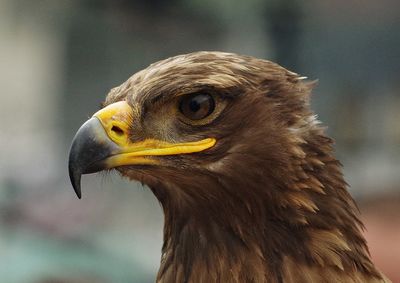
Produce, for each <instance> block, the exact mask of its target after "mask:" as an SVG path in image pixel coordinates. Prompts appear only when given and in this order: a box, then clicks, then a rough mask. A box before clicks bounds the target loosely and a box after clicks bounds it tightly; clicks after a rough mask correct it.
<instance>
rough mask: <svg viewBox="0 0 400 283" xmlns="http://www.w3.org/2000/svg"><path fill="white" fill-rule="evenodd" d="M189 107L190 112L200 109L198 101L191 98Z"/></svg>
mask: <svg viewBox="0 0 400 283" xmlns="http://www.w3.org/2000/svg"><path fill="white" fill-rule="evenodd" d="M189 107H190V110H191V111H192V112H197V111H199V110H200V107H201V106H200V103H198V102H197V101H196V100H194V99H193V100H191V101H190V105H189Z"/></svg>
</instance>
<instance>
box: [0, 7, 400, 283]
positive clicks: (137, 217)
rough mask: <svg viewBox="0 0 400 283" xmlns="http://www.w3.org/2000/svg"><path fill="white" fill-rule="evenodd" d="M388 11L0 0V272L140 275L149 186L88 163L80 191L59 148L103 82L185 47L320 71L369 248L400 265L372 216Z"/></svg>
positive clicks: (63, 276)
mask: <svg viewBox="0 0 400 283" xmlns="http://www.w3.org/2000/svg"><path fill="white" fill-rule="evenodd" d="M399 15H400V2H399V1H398V0H382V1H373V0H364V1H355V0H346V1H344V0H336V1H317V0H312V1H300V0H299V1H294V0H281V1H262V0H248V1H243V0H235V1H229V0H221V1H214V0H187V1H184V0H173V1H162V0H147V1H138V0H137V1H128V0H126V1H123V0H118V1H105V0H104V1H103V0H97V1H95V0H82V1H78V0H74V1H64V0H61V1H50V0H47V1H45V0H34V1H28V0H26V1H24V0H0V94H1V102H0V129H1V131H0V282H2V283H31V282H33V283H38V282H48V283H49V282H101V283H103V282H104V283H106V282H112V283H114V282H115V283H119V282H121V283H124V282H144V283H145V282H153V281H154V278H155V274H156V272H157V268H158V264H159V259H160V249H161V244H162V225H163V223H162V222H163V217H162V211H161V209H160V207H159V204H158V203H157V201H156V199H155V198H154V197H153V196H152V195H151V193H150V191H149V190H148V189H146V188H145V187H142V186H141V185H138V184H136V183H132V182H128V181H124V180H121V179H120V178H119V177H118V176H117V175H112V174H111V175H104V174H103V175H102V174H97V175H94V176H85V177H84V179H83V199H82V200H78V199H77V198H76V196H75V194H74V192H73V190H72V188H71V186H70V184H69V179H68V172H67V156H68V150H69V145H70V141H71V139H72V137H73V135H74V133H75V131H76V130H77V129H78V128H79V126H80V125H81V123H83V122H84V121H85V120H86V119H87V118H88V117H89V116H91V114H92V113H93V112H94V111H96V110H97V109H98V108H99V105H100V102H101V101H102V100H103V99H104V97H105V95H106V94H107V92H108V90H109V89H111V88H112V87H114V86H117V85H119V84H121V83H122V82H123V81H125V80H126V79H127V78H128V77H129V76H130V75H132V74H133V73H134V72H136V71H138V70H140V69H142V68H144V67H146V66H147V65H149V64H150V63H152V62H154V61H156V60H160V59H163V58H166V57H169V56H172V55H177V54H181V53H187V52H192V51H198V50H222V51H229V52H236V53H240V54H247V55H253V56H256V57H260V58H266V59H270V60H273V61H277V62H278V63H280V64H281V65H283V66H285V67H287V68H289V69H291V70H293V71H295V72H297V73H300V74H302V75H304V76H307V77H309V78H310V79H319V84H318V86H317V88H316V89H315V91H314V94H313V97H312V99H313V108H314V109H315V110H316V112H317V113H318V115H319V118H320V120H322V121H323V122H324V123H325V125H327V126H328V133H329V134H330V135H331V136H333V137H334V138H335V140H336V150H337V156H338V157H339V158H340V159H341V161H342V163H343V164H344V166H345V167H344V172H345V175H346V179H347V181H348V182H349V183H350V184H351V193H352V194H353V196H354V197H355V198H356V199H357V200H358V201H359V203H360V205H361V210H362V212H363V215H365V216H364V217H365V221H366V224H367V230H368V231H372V232H374V231H375V232H374V233H375V234H373V235H372V236H370V238H369V239H370V242H371V246H373V248H372V252H373V256H374V258H375V256H376V260H377V261H378V263H379V265H380V267H381V268H382V269H383V270H385V272H387V273H388V274H389V276H391V277H392V278H395V276H400V275H399V271H398V269H397V268H395V270H394V269H393V266H394V265H398V264H399V261H397V263H396V259H395V257H396V253H397V255H398V254H399V250H400V249H399V242H400V241H399V240H400V239H399V238H398V237H399V235H400V233H399V232H398V231H399V230H400V229H397V230H396V231H397V232H396V231H394V232H393V231H392V230H386V229H389V228H390V229H395V228H396V227H399V225H400V220H399V219H400V212H399V207H400V205H398V204H399V203H400V202H398V196H399V193H400V185H399V184H400V48H399V46H400V16H399ZM367 217H372V220H369V218H368V219H367ZM396 221H397V222H396ZM385 223H386V224H387V225H386V226H385ZM374 225H375V226H377V228H374V227H375V226H374ZM396 225H397V226H396ZM388 227H389V228H388ZM396 233H397V234H396ZM381 244H383V245H384V247H383V248H380V245H381ZM382 249H383V250H382ZM387 257H389V258H387ZM390 266H392V269H393V270H394V271H391V269H390V268H391V267H390ZM399 280H400V279H399Z"/></svg>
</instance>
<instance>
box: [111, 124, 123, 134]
mask: <svg viewBox="0 0 400 283" xmlns="http://www.w3.org/2000/svg"><path fill="white" fill-rule="evenodd" d="M111 131H112V132H114V133H115V134H117V135H118V136H122V135H123V134H124V131H123V130H122V129H121V128H120V127H118V126H112V128H111Z"/></svg>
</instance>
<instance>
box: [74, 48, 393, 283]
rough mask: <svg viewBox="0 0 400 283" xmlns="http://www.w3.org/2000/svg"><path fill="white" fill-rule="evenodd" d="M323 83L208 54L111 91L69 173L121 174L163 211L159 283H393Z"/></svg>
mask: <svg viewBox="0 0 400 283" xmlns="http://www.w3.org/2000/svg"><path fill="white" fill-rule="evenodd" d="M312 86H313V83H311V82H306V81H304V78H302V77H299V76H298V75H297V74H295V73H293V72H290V71H288V70H286V69H284V68H283V67H281V66H279V65H277V64H275V63H272V62H269V61H266V60H261V59H256V58H253V57H247V56H239V55H236V54H230V53H222V52H196V53H191V54H186V55H180V56H176V57H172V58H169V59H166V60H163V61H160V62H157V63H154V64H152V65H150V66H149V67H148V68H147V69H144V70H142V71H140V72H138V73H136V74H134V75H133V76H132V77H131V78H129V79H128V80H127V81H126V82H125V83H123V84H122V85H121V86H119V87H116V88H114V89H112V90H111V91H110V93H109V94H108V95H107V98H106V100H105V102H104V105H103V106H104V107H103V109H101V110H100V111H98V112H97V113H95V114H94V115H93V117H92V118H91V119H89V120H88V121H87V122H86V123H85V124H83V126H82V127H81V128H80V129H79V130H78V132H77V134H76V136H75V138H74V140H73V143H72V146H71V151H70V159H69V174H70V178H71V182H72V185H73V187H74V189H75V192H76V193H77V195H78V197H79V198H80V197H81V189H80V178H81V175H82V174H87V173H93V172H97V171H101V170H111V169H116V170H117V171H119V172H120V174H121V175H122V176H125V177H128V178H130V179H133V180H136V181H139V182H141V183H144V184H146V185H147V186H148V187H149V188H150V189H151V190H152V192H153V193H154V195H155V196H156V197H157V199H158V200H159V201H160V203H161V205H162V208H163V211H164V215H165V227H164V244H163V248H162V257H161V267H160V270H159V273H158V276H157V282H159V283H161V282H162V283H170V282H173V283H176V282H223V283H225V282H254V283H255V282H257V283H258V282H271V283H275V282H276V283H278V282H335V283H336V282H360V283H361V282H389V280H388V279H386V278H385V277H384V275H382V274H381V273H380V272H379V271H378V270H377V268H376V267H375V266H374V264H373V263H372V262H371V258H370V255H369V252H368V247H367V244H366V241H365V239H364V237H363V235H362V233H361V230H362V228H363V226H362V223H361V222H360V220H359V212H358V209H357V206H356V204H355V202H354V201H353V199H352V197H351V196H350V194H349V193H348V191H347V189H346V182H345V181H344V180H343V175H342V171H341V166H340V163H339V161H338V160H336V159H335V157H334V156H333V154H332V140H331V139H330V138H329V137H327V136H326V135H325V133H324V128H323V127H322V126H321V125H320V123H319V122H318V121H317V120H316V117H315V115H314V113H313V112H312V111H311V110H310V107H309V96H310V92H311V89H312Z"/></svg>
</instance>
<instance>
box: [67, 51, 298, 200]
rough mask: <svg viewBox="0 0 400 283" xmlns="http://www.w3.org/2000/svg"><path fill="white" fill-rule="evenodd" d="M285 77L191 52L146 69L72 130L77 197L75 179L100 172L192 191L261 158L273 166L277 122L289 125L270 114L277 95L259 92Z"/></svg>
mask: <svg viewBox="0 0 400 283" xmlns="http://www.w3.org/2000/svg"><path fill="white" fill-rule="evenodd" d="M290 76H293V74H291V73H289V72H286V71H285V70H284V69H283V68H280V67H278V66H277V65H274V64H272V63H270V62H267V61H263V60H257V59H253V58H249V57H240V56H237V55H233V54H226V53H210V52H202V53H193V54H189V55H183V56H178V57H174V58H172V59H167V60H164V61H161V62H159V63H156V64H153V65H151V66H150V67H148V68H147V69H145V70H143V71H141V72H139V73H137V74H135V75H134V76H132V77H131V78H130V79H129V80H128V81H127V82H125V83H124V84H123V85H121V86H120V87H118V88H115V89H113V90H112V91H111V92H110V93H109V95H108V96H107V98H106V101H105V103H104V107H103V108H102V109H101V110H99V111H98V112H96V113H95V114H94V115H93V117H92V118H91V119H89V120H88V121H87V122H86V123H85V124H83V125H82V127H81V128H80V129H79V130H78V132H77V134H76V136H75V138H74V140H73V143H72V146H71V152H70V160H69V171H70V177H71V181H72V184H73V186H74V189H75V191H76V193H77V195H78V196H79V197H80V196H81V191H80V178H81V175H82V174H87V173H93V172H97V171H101V170H107V169H117V170H118V171H120V172H121V174H122V175H124V176H127V177H130V178H132V179H136V180H138V181H141V182H144V183H146V184H148V185H150V186H152V185H154V184H155V183H158V182H160V183H162V182H166V183H174V182H176V183H180V182H181V183H184V184H185V186H190V184H189V183H190V182H193V183H195V182H196V181H199V182H200V183H201V179H202V176H203V177H204V176H207V177H213V178H218V174H224V171H229V170H230V171H231V173H233V174H240V172H233V171H235V170H239V171H240V167H241V166H242V164H246V160H248V159H250V160H251V159H253V160H254V159H255V158H256V157H260V156H259V155H264V156H262V158H263V159H264V160H267V161H268V160H270V162H273V160H274V156H275V154H276V152H277V151H278V150H279V148H281V146H280V145H281V144H282V143H284V142H286V141H284V140H282V137H284V136H285V134H282V133H281V132H280V131H282V127H280V124H282V123H287V121H282V120H280V118H279V115H278V114H277V110H276V109H275V108H277V106H276V105H278V106H279V95H278V96H277V97H275V98H274V97H272V98H271V97H268V96H267V95H265V93H266V91H267V89H266V88H268V87H271V86H270V85H267V82H269V81H274V78H275V77H277V78H278V77H279V78H280V79H281V77H284V78H286V79H288V78H289V77H290ZM270 90H273V89H271V88H270ZM266 130H268V132H266ZM265 152H269V156H265ZM282 156H283V158H282ZM284 156H285V154H284V153H283V154H281V153H280V155H279V159H280V160H279V162H281V163H282V160H283V159H284ZM235 162H236V163H235ZM228 165H229V168H228V167H226V166H228ZM252 165H254V166H256V164H252ZM235 166H238V167H237V168H236V169H235V168H233V167H235ZM271 166H273V165H272V163H271ZM244 170H246V168H244ZM252 171H254V172H255V173H257V168H253V169H252ZM196 178H197V179H196ZM194 186H195V184H194ZM202 189H203V190H207V188H204V186H203V187H202Z"/></svg>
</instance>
